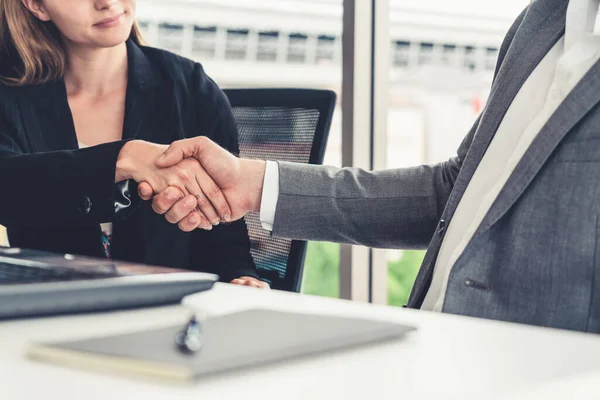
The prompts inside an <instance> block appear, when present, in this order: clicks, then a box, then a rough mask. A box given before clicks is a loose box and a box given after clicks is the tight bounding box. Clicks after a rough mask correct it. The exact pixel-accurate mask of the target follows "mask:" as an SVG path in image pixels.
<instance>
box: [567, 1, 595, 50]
mask: <svg viewBox="0 0 600 400" xmlns="http://www.w3.org/2000/svg"><path fill="white" fill-rule="evenodd" d="M599 6H600V0H570V1H569V6H568V8H567V25H566V31H565V47H566V48H567V49H569V48H571V47H572V46H573V44H575V43H576V42H578V41H580V40H581V39H582V38H583V37H585V36H586V35H590V34H593V35H600V24H597V23H596V20H597V19H598V8H599Z"/></svg>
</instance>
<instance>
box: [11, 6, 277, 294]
mask: <svg viewBox="0 0 600 400" xmlns="http://www.w3.org/2000/svg"><path fill="white" fill-rule="evenodd" d="M200 134H202V135H206V136H208V137H210V138H212V139H213V140H215V141H216V142H218V143H220V144H221V145H222V146H223V147H225V148H227V149H228V150H229V151H232V152H237V151H238V143H237V130H236V126H235V122H234V120H233V116H232V114H231V110H230V108H229V104H228V102H227V100H226V98H225V96H224V95H223V93H222V92H221V90H219V88H218V87H217V85H216V84H215V83H214V82H213V81H212V80H211V79H210V78H209V77H208V76H207V75H206V74H205V73H204V71H203V70H202V67H201V66H200V65H199V64H197V63H194V62H192V61H190V60H187V59H184V58H181V57H178V56H176V55H173V54H171V53H168V52H165V51H161V50H157V49H152V48H148V47H143V46H142V45H141V36H140V33H139V30H138V27H137V25H136V23H135V0H0V177H1V179H2V180H1V181H0V182H1V184H2V194H1V195H0V224H2V225H5V226H6V227H7V228H8V236H9V240H10V243H11V245H12V246H18V247H30V248H37V249H43V250H48V251H55V252H61V253H74V254H83V255H88V256H95V257H110V258H113V259H119V260H126V261H133V262H141V263H147V264H155V265H165V266H171V267H176V268H186V269H194V270H201V271H207V272H214V273H217V274H219V275H220V277H221V280H224V281H234V283H239V284H244V285H249V286H257V287H266V286H267V285H266V284H265V283H263V282H261V281H260V280H259V276H258V274H257V273H256V268H255V266H254V263H253V261H252V257H251V255H250V242H249V238H248V234H247V230H246V226H245V224H244V222H243V221H242V222H236V223H232V224H221V225H218V224H219V221H221V220H223V221H227V220H229V218H230V216H229V215H228V214H229V211H228V206H227V204H226V202H225V200H224V199H223V198H222V197H219V198H213V195H212V193H213V192H212V191H211V188H212V187H215V185H214V183H212V181H211V180H210V178H209V177H208V176H207V175H206V173H204V171H203V170H202V168H201V167H200V165H199V164H198V162H197V161H195V160H185V161H184V162H183V163H181V164H179V165H177V166H176V167H173V168H168V169H158V168H156V167H155V161H156V159H157V157H158V156H159V155H160V154H162V152H163V151H164V150H165V148H166V146H164V144H168V143H171V142H172V141H174V140H178V139H182V138H185V137H191V136H197V135H200ZM151 142H152V143H151ZM154 143H159V144H154ZM140 181H147V182H148V183H150V184H151V185H152V187H153V188H154V189H156V191H157V192H159V191H161V190H163V189H166V188H167V187H176V188H179V189H180V190H181V192H180V191H178V190H175V189H174V188H173V189H171V195H173V196H183V195H186V196H187V197H186V200H187V201H189V204H188V206H189V207H190V208H191V209H194V208H196V207H197V205H200V206H199V211H201V213H199V218H198V220H197V224H198V226H199V227H201V228H204V230H194V231H193V232H190V233H187V234H185V233H182V232H180V230H179V229H178V228H177V226H174V225H170V224H169V223H167V222H165V221H164V220H163V218H162V217H161V216H160V215H157V214H156V213H155V212H154V211H153V210H152V208H151V205H150V204H148V203H142V202H141V201H140V199H139V197H137V194H136V188H135V187H134V186H135V182H140ZM206 196H209V198H210V201H206V200H207V197H206ZM211 203H212V204H215V205H216V206H215V208H213V206H211ZM213 225H214V229H213Z"/></svg>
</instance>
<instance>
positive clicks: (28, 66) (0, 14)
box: [0, 0, 143, 86]
mask: <svg viewBox="0 0 600 400" xmlns="http://www.w3.org/2000/svg"><path fill="white" fill-rule="evenodd" d="M129 38H130V39H131V40H133V41H134V42H135V43H136V44H138V45H141V44H143V38H142V34H141V32H140V29H139V26H138V24H137V22H134V24H133V28H132V29H131V35H130V36H129ZM65 67H66V55H65V51H64V47H63V43H62V39H61V36H60V33H59V32H58V29H57V28H56V26H55V25H54V24H53V23H52V22H43V21H40V20H39V19H38V18H36V17H35V16H34V15H33V14H32V13H31V12H29V10H28V9H27V8H26V7H25V6H24V5H23V3H22V2H21V0H0V82H2V83H4V84H7V85H11V86H21V85H31V84H40V83H46V82H51V81H55V80H58V79H62V77H63V76H64V73H65Z"/></svg>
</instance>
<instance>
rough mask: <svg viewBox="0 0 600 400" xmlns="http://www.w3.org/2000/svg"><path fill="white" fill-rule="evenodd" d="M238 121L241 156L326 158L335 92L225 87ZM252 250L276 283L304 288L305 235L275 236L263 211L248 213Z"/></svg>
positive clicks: (260, 266)
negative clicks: (301, 238)
mask: <svg viewBox="0 0 600 400" xmlns="http://www.w3.org/2000/svg"><path fill="white" fill-rule="evenodd" d="M224 92H225V94H226V95H227V97H228V98H229V102H230V103H231V109H232V110H233V115H234V117H235V120H236V122H237V125H238V131H239V144H240V156H241V157H246V158H260V159H265V160H273V161H292V162H299V163H309V164H321V163H322V162H323V156H324V154H325V146H326V143H327V138H328V135H329V128H330V126H331V120H332V117H333V111H334V109H335V101H336V95H335V93H334V92H331V91H328V90H311V89H228V90H224ZM246 224H247V226H248V233H249V235H250V241H251V252H252V257H253V258H254V262H255V263H256V266H257V268H258V272H259V273H260V274H261V276H262V277H263V278H264V279H265V280H266V281H268V282H269V283H270V284H271V287H272V288H273V289H278V290H287V291H293V292H299V291H300V285H301V284H302V272H303V266H304V257H305V255H306V246H307V243H306V242H305V241H298V240H287V239H276V238H272V237H271V236H270V233H269V232H268V231H266V230H264V229H263V228H262V226H261V222H260V217H259V213H251V214H249V215H247V216H246Z"/></svg>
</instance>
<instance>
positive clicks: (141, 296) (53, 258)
mask: <svg viewBox="0 0 600 400" xmlns="http://www.w3.org/2000/svg"><path fill="white" fill-rule="evenodd" d="M217 280H218V276H217V275H214V274H206V273H201V272H189V271H185V270H178V269H173V268H164V267H153V266H148V265H141V264H134V263H125V262H114V261H110V260H102V259H95V258H90V257H82V256H74V255H71V254H54V253H48V252H43V251H37V250H27V249H19V248H8V247H0V320H1V319H8V318H21V317H38V316H49V315H58V314H71V313H83V312H94V311H108V310H119V309H128V308H136V307H148V306H161V305H167V304H176V303H179V302H180V301H181V299H182V298H183V297H185V296H187V295H189V294H192V293H198V292H202V291H205V290H209V289H210V288H212V287H213V285H214V283H215V282H216V281H217Z"/></svg>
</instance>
